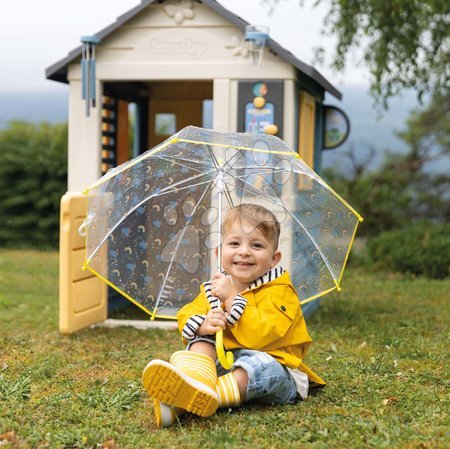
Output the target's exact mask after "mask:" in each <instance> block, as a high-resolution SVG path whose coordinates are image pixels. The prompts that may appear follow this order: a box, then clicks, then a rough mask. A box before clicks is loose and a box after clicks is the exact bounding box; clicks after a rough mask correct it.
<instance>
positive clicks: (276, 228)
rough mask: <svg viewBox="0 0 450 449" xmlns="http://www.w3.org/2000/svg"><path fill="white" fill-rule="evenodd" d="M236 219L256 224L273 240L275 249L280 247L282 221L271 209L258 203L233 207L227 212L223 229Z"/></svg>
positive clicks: (257, 227)
mask: <svg viewBox="0 0 450 449" xmlns="http://www.w3.org/2000/svg"><path fill="white" fill-rule="evenodd" d="M235 221H239V222H240V223H242V222H246V223H249V224H251V225H253V226H255V228H256V229H258V230H259V231H260V232H261V233H262V234H263V235H264V237H265V238H267V239H269V240H271V241H272V242H273V246H274V250H275V251H276V250H277V249H278V242H279V239H280V223H279V222H278V220H277V218H276V217H275V215H274V214H273V213H272V212H270V210H267V209H266V208H265V207H263V206H258V205H256V204H241V205H239V206H236V207H233V209H230V210H229V211H228V212H227V213H226V214H225V217H224V219H223V229H224V230H225V229H226V228H227V227H228V226H229V225H230V224H232V223H234V222H235Z"/></svg>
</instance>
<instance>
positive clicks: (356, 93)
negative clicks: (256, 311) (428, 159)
mask: <svg viewBox="0 0 450 449" xmlns="http://www.w3.org/2000/svg"><path fill="white" fill-rule="evenodd" d="M219 2H220V3H221V4H222V5H223V6H224V7H225V8H226V9H228V10H230V11H231V12H233V13H234V14H236V15H238V16H240V17H242V18H243V19H244V20H246V21H247V22H249V23H251V24H253V25H267V26H269V29H270V31H269V34H270V36H271V37H272V39H274V40H275V41H277V42H278V43H279V44H280V45H281V46H283V47H284V48H286V49H287V50H289V51H291V52H292V53H293V54H294V55H295V56H296V57H297V58H298V59H300V60H301V61H303V62H305V63H307V64H310V65H313V66H314V67H315V68H316V70H318V71H319V72H320V73H321V74H322V75H323V76H324V77H325V78H326V79H327V80H328V81H329V82H331V84H333V85H334V86H335V87H336V88H337V89H338V90H340V91H341V92H342V93H343V100H342V101H339V100H337V99H336V98H334V97H332V96H331V95H329V94H327V95H326V97H325V101H326V104H332V105H338V106H339V107H341V108H342V109H343V110H344V111H345V112H346V113H347V114H348V116H349V118H350V122H351V133H350V138H349V139H348V141H347V142H346V143H345V144H344V145H341V146H340V147H339V148H337V149H336V150H333V151H328V152H325V153H324V156H323V163H324V165H330V166H334V165H335V164H336V163H340V160H341V159H343V158H342V155H343V154H344V153H345V151H347V149H348V148H349V147H350V145H352V146H356V147H357V148H358V152H359V153H361V154H364V153H365V152H367V151H368V148H369V146H375V147H376V148H377V149H379V151H378V152H377V158H378V161H381V160H382V157H383V151H384V149H385V148H389V149H392V150H394V151H405V149H406V147H405V144H404V143H403V142H402V141H401V140H400V139H399V138H398V137H396V135H395V130H398V129H402V128H403V127H404V122H405V119H406V118H407V117H408V115H409V113H410V111H411V109H413V108H414V107H416V106H417V101H416V99H415V94H414V92H409V93H407V95H405V96H403V97H398V98H395V99H394V100H393V101H392V104H391V105H390V109H389V111H387V112H386V113H385V114H384V115H383V116H382V117H381V118H380V117H378V115H377V112H376V111H374V108H373V103H374V102H373V99H372V98H371V97H370V96H369V95H368V90H369V81H368V80H369V74H368V71H367V70H366V69H365V68H364V67H363V66H356V65H355V64H354V63H353V61H354V59H355V54H353V55H352V56H350V57H349V58H348V63H347V68H346V70H345V71H344V72H340V73H336V72H334V71H333V70H331V69H330V68H329V67H328V66H327V65H326V64H325V65H321V66H319V65H318V64H316V63H314V62H313V58H314V51H313V49H314V47H318V46H321V47H324V48H325V50H326V54H327V55H328V62H329V61H330V60H331V57H332V55H333V50H334V46H335V39H334V38H333V37H330V36H324V35H323V34H322V33H321V30H322V29H323V19H324V17H325V15H326V8H325V6H324V5H322V3H321V4H320V5H319V6H317V7H314V6H313V4H314V3H315V2H316V1H315V0H306V1H305V2H304V3H305V5H304V6H302V7H300V6H299V3H300V2H299V0H280V2H279V5H278V6H277V7H276V9H275V11H274V12H273V14H271V15H269V7H268V6H267V4H266V5H264V2H263V1H262V0H219ZM323 3H327V2H323ZM139 4H140V0H39V1H36V0H21V1H14V2H13V1H11V0H3V1H0V128H1V127H2V126H4V125H5V124H6V123H8V121H9V120H11V119H15V118H19V119H21V118H23V119H26V120H30V114H31V120H34V121H40V120H50V121H63V120H64V119H65V118H66V117H67V96H68V86H67V85H66V84H63V83H59V82H55V81H50V80H47V79H46V78H45V69H46V68H47V67H49V66H51V65H53V64H54V63H56V62H58V61H60V60H61V59H63V58H64V57H65V56H67V54H68V53H69V52H70V51H71V50H73V49H74V48H76V47H78V46H79V45H80V37H81V36H83V35H92V34H95V33H96V32H98V31H100V30H102V29H103V28H105V27H107V26H109V25H111V24H112V23H114V22H115V20H116V19H117V17H119V16H120V15H122V14H124V13H126V12H128V11H129V10H130V9H132V8H133V7H135V6H137V5H139ZM326 62H327V60H326ZM50 94H51V96H52V98H53V99H54V101H53V102H50V101H49V100H50ZM61 98H62V99H63V102H62V101H61ZM43 101H45V104H44V103H42V102H43ZM32 102H33V104H32ZM27 113H28V115H27V116H26V114H27ZM344 159H345V158H344Z"/></svg>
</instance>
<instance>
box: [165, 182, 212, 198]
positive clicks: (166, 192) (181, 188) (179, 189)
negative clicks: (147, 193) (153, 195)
mask: <svg viewBox="0 0 450 449" xmlns="http://www.w3.org/2000/svg"><path fill="white" fill-rule="evenodd" d="M212 182H213V180H212V179H207V180H206V181H202V182H197V183H196V184H189V185H187V186H183V187H179V188H175V189H173V190H165V191H164V192H159V193H158V195H157V196H163V195H167V194H169V193H177V192H180V191H181V190H185V189H190V188H191V187H198V186H201V185H203V184H212Z"/></svg>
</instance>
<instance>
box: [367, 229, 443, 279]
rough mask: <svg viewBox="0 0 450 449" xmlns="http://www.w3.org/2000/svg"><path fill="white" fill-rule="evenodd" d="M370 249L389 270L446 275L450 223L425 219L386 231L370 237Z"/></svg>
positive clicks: (438, 275) (436, 275) (376, 260)
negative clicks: (402, 227) (431, 222)
mask: <svg viewBox="0 0 450 449" xmlns="http://www.w3.org/2000/svg"><path fill="white" fill-rule="evenodd" d="M368 251H369V254H370V257H371V258H372V260H373V261H374V262H375V263H376V264H377V265H379V266H383V267H384V268H386V269H389V270H395V271H399V272H402V273H413V274H418V275H420V274H422V275H425V276H427V277H431V278H438V279H439V278H445V277H447V276H448V275H449V274H450V224H449V223H446V224H430V223H425V222H422V223H418V224H416V225H413V226H410V227H407V228H405V229H401V230H397V231H387V232H383V233H381V234H380V235H378V236H377V237H374V238H372V239H371V240H369V242H368Z"/></svg>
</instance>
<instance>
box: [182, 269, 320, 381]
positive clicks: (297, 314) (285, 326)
mask: <svg viewBox="0 0 450 449" xmlns="http://www.w3.org/2000/svg"><path fill="white" fill-rule="evenodd" d="M241 296H243V297H244V298H245V299H247V305H246V307H245V310H244V313H243V314H242V316H241V317H240V319H239V321H238V322H237V323H236V324H235V325H234V326H233V327H230V326H227V328H226V329H225V330H224V332H223V342H224V346H225V348H226V349H227V350H231V349H240V348H245V349H254V350H257V351H262V352H267V353H268V354H270V355H271V356H272V357H274V358H275V359H276V360H278V362H280V363H281V364H283V365H285V366H286V367H288V368H291V369H299V370H300V371H302V372H304V373H305V374H306V375H307V376H308V378H309V380H310V382H313V383H316V384H318V385H325V382H324V381H323V380H322V379H321V378H320V377H319V376H318V375H317V374H315V373H314V372H313V371H312V370H311V369H310V368H308V366H307V365H305V363H303V359H304V357H305V355H306V352H307V350H308V348H309V346H310V345H311V341H312V340H311V337H310V336H309V334H308V330H307V328H306V323H305V319H304V317H303V313H302V310H301V307H300V302H299V300H298V297H297V294H296V292H295V288H294V286H293V285H292V282H291V279H290V277H289V274H288V273H287V272H284V273H283V274H282V275H281V276H279V277H277V278H276V279H273V280H272V281H269V282H266V283H264V284H262V285H259V286H257V287H255V288H253V289H248V290H245V291H244V292H242V293H241ZM209 309H210V306H209V303H208V300H207V297H206V294H205V291H204V288H203V286H201V291H200V294H199V295H198V296H197V297H196V298H195V299H194V300H193V301H192V302H191V303H189V304H186V305H185V306H184V307H183V308H182V309H180V311H179V312H178V313H177V320H178V328H179V330H180V332H181V331H182V330H183V328H184V326H185V324H186V322H187V320H188V319H189V318H190V317H191V316H194V315H205V314H207V313H208V311H209ZM184 343H187V341H186V340H184Z"/></svg>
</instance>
